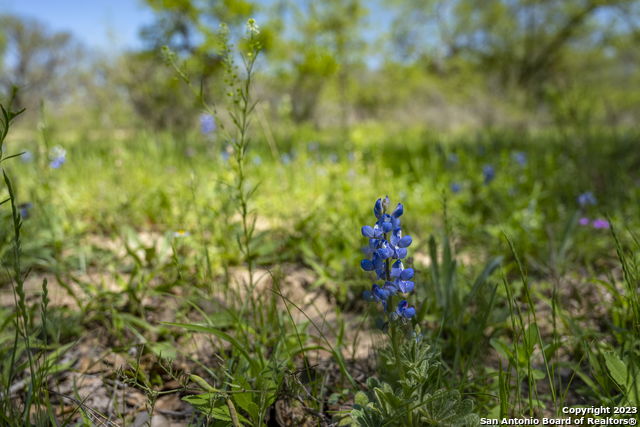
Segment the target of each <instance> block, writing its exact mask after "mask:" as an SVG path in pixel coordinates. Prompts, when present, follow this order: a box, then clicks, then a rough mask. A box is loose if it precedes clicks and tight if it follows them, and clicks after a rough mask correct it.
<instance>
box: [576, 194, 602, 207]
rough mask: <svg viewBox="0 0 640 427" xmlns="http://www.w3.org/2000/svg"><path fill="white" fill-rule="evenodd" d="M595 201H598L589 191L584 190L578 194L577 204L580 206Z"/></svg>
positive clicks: (594, 202)
mask: <svg viewBox="0 0 640 427" xmlns="http://www.w3.org/2000/svg"><path fill="white" fill-rule="evenodd" d="M596 203H598V201H597V200H596V197H595V196H594V195H593V193H592V192H591V191H586V192H584V193H582V194H580V195H579V196H578V204H579V205H580V206H582V207H585V206H589V205H595V204H596Z"/></svg>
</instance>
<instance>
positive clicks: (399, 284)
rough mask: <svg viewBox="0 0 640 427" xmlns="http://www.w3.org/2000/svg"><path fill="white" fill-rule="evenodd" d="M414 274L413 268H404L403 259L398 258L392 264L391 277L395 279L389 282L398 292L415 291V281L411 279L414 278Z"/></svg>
mask: <svg viewBox="0 0 640 427" xmlns="http://www.w3.org/2000/svg"><path fill="white" fill-rule="evenodd" d="M413 274H414V271H413V268H404V265H402V261H401V260H397V261H396V262H394V263H393V265H392V266H391V278H393V279H394V281H393V282H389V284H390V286H393V287H394V288H395V289H396V290H397V291H398V292H401V293H403V294H408V293H410V292H411V291H413V288H414V283H413V282H412V281H411V279H413Z"/></svg>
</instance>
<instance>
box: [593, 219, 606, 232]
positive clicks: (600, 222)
mask: <svg viewBox="0 0 640 427" xmlns="http://www.w3.org/2000/svg"><path fill="white" fill-rule="evenodd" d="M591 225H592V226H593V228H595V229H597V230H604V229H607V228H609V227H610V226H611V225H610V224H609V221H607V220H606V219H601V218H598V219H594V220H593V222H592V223H591Z"/></svg>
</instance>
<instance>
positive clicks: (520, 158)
mask: <svg viewBox="0 0 640 427" xmlns="http://www.w3.org/2000/svg"><path fill="white" fill-rule="evenodd" d="M511 158H512V159H513V161H514V162H516V163H517V164H518V165H520V166H524V165H526V164H527V155H526V154H525V153H523V152H522V151H516V152H514V153H512V154H511Z"/></svg>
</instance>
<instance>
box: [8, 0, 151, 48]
mask: <svg viewBox="0 0 640 427" xmlns="http://www.w3.org/2000/svg"><path fill="white" fill-rule="evenodd" d="M0 13H11V14H17V15H22V16H26V17H31V18H36V19H38V20H39V21H42V22H43V23H45V24H46V25H47V26H48V27H49V28H50V29H52V30H57V31H69V32H71V33H72V34H73V35H74V36H75V37H76V38H77V39H78V40H80V41H82V42H83V44H84V45H86V46H87V47H90V48H96V49H101V50H106V51H114V50H124V49H129V48H136V47H139V46H140V40H139V38H138V32H139V30H140V27H141V26H143V25H145V24H148V23H150V22H152V21H153V14H152V12H151V10H150V9H149V8H148V7H147V6H145V5H144V4H143V2H142V1H141V0H0Z"/></svg>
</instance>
